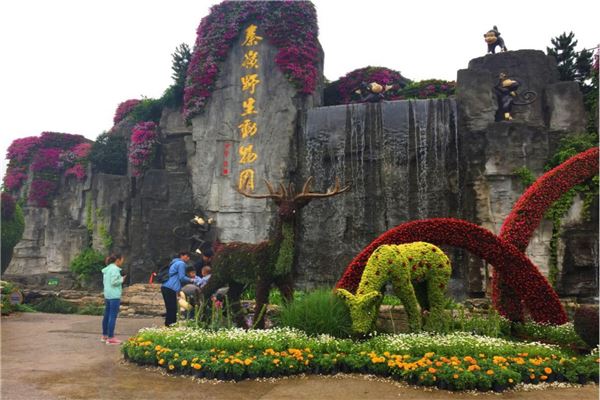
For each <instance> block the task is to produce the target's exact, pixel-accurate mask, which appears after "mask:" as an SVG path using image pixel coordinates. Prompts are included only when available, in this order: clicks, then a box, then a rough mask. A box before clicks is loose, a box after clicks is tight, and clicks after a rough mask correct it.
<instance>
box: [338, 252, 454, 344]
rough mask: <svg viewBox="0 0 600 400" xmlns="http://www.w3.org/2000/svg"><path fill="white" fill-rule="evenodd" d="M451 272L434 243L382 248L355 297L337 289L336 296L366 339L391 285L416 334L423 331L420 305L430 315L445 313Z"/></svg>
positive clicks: (372, 258) (356, 331) (361, 281)
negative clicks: (345, 305)
mask: <svg viewBox="0 0 600 400" xmlns="http://www.w3.org/2000/svg"><path fill="white" fill-rule="evenodd" d="M451 272H452V270H451V267H450V260H449V259H448V257H447V256H446V254H444V252H443V251H442V250H441V249H440V248H439V247H437V246H434V245H433V244H431V243H426V242H414V243H407V244H400V245H383V246H379V247H378V248H377V250H375V251H374V252H373V254H372V255H371V257H370V258H369V260H368V261H367V265H366V267H365V270H364V272H363V275H362V277H361V280H360V283H359V285H358V290H357V291H356V294H352V293H350V292H348V291H347V290H345V289H337V294H338V295H339V296H341V297H342V298H343V299H344V300H345V301H346V304H348V307H349V308H350V316H351V318H352V330H353V331H354V332H355V333H356V334H360V335H364V334H367V333H369V332H370V331H371V330H372V329H373V326H374V324H375V321H376V319H377V313H378V311H379V306H380V305H381V302H382V300H383V295H382V293H381V290H382V288H383V286H384V285H385V284H386V283H387V282H391V283H392V286H393V288H394V293H395V294H396V296H398V297H399V298H400V301H401V302H402V304H403V305H404V309H405V310H406V314H407V315H408V324H409V328H410V330H411V331H413V332H414V331H419V330H420V329H421V327H422V321H421V314H420V312H419V309H418V305H417V303H418V304H419V305H420V306H421V309H422V310H425V309H427V310H429V311H430V313H431V315H434V314H435V313H440V312H442V309H443V307H444V302H445V301H444V299H445V290H446V286H447V285H448V281H449V279H450V274H451ZM415 289H417V290H415Z"/></svg>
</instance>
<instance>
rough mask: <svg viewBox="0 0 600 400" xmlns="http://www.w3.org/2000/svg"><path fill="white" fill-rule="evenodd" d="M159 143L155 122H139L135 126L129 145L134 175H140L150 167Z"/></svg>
mask: <svg viewBox="0 0 600 400" xmlns="http://www.w3.org/2000/svg"><path fill="white" fill-rule="evenodd" d="M157 143H158V132H157V126H156V124H155V123H154V122H152V121H149V122H139V123H137V124H136V125H135V126H134V127H133V130H132V134H131V144H130V145H129V162H130V163H131V167H132V175H133V176H140V175H142V174H143V173H144V171H146V170H147V169H148V168H150V165H151V164H152V161H153V160H154V155H155V152H156V145H157Z"/></svg>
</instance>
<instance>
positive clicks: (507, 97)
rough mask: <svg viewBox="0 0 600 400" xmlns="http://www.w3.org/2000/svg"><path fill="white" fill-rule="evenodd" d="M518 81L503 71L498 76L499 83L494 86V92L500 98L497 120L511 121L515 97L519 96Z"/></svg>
mask: <svg viewBox="0 0 600 400" xmlns="http://www.w3.org/2000/svg"><path fill="white" fill-rule="evenodd" d="M519 86H520V84H519V82H518V81H516V80H513V79H509V77H508V75H507V74H506V73H504V72H501V73H500V75H499V76H498V84H496V86H494V93H495V94H496V99H497V100H498V111H496V122H499V121H511V120H512V116H511V115H510V113H511V112H512V107H513V104H514V99H515V98H516V97H517V92H516V91H517V89H518V88H519Z"/></svg>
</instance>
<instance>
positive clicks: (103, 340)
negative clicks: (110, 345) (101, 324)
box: [100, 336, 108, 342]
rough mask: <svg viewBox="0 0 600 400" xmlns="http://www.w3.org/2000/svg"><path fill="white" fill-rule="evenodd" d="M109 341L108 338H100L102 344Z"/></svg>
mask: <svg viewBox="0 0 600 400" xmlns="http://www.w3.org/2000/svg"><path fill="white" fill-rule="evenodd" d="M107 340H108V336H102V337H101V338H100V341H101V342H106V341H107Z"/></svg>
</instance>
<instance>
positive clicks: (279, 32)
mask: <svg viewBox="0 0 600 400" xmlns="http://www.w3.org/2000/svg"><path fill="white" fill-rule="evenodd" d="M251 22H253V23H255V24H257V25H259V27H260V29H261V31H263V32H264V33H265V36H266V39H267V40H269V42H270V43H271V44H272V45H274V46H275V47H277V48H278V49H279V52H278V54H277V56H276V57H275V63H276V64H277V65H278V67H279V68H280V69H281V71H282V72H283V73H284V75H285V76H286V77H287V78H288V79H289V81H290V82H291V83H292V84H293V85H294V87H295V88H296V90H297V91H298V93H300V94H310V93H312V92H314V90H315V88H316V84H317V79H318V69H317V66H318V63H319V58H320V57H319V53H320V50H319V48H320V46H319V43H318V41H317V34H318V26H317V17H316V12H315V9H314V6H313V4H312V3H311V2H308V1H224V2H222V3H220V4H217V5H215V6H213V7H212V8H211V12H210V14H209V15H208V16H206V17H205V18H203V19H202V21H201V22H200V26H199V27H198V30H197V33H198V36H197V39H196V43H195V46H194V53H193V55H192V59H191V61H190V65H189V67H188V75H187V80H186V87H185V90H184V116H185V118H186V120H188V121H189V120H190V119H191V118H192V117H194V116H195V115H198V114H199V113H201V112H202V111H203V110H204V107H205V106H206V104H207V101H208V99H209V98H210V96H211V94H212V91H213V90H214V84H215V82H216V80H217V78H218V74H219V71H220V63H221V62H222V61H224V60H225V57H226V56H227V54H228V52H229V50H230V49H231V47H232V46H233V44H234V42H235V41H236V40H237V38H238V35H239V34H240V32H241V30H242V29H243V28H244V27H245V26H246V25H247V24H249V23H251Z"/></svg>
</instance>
